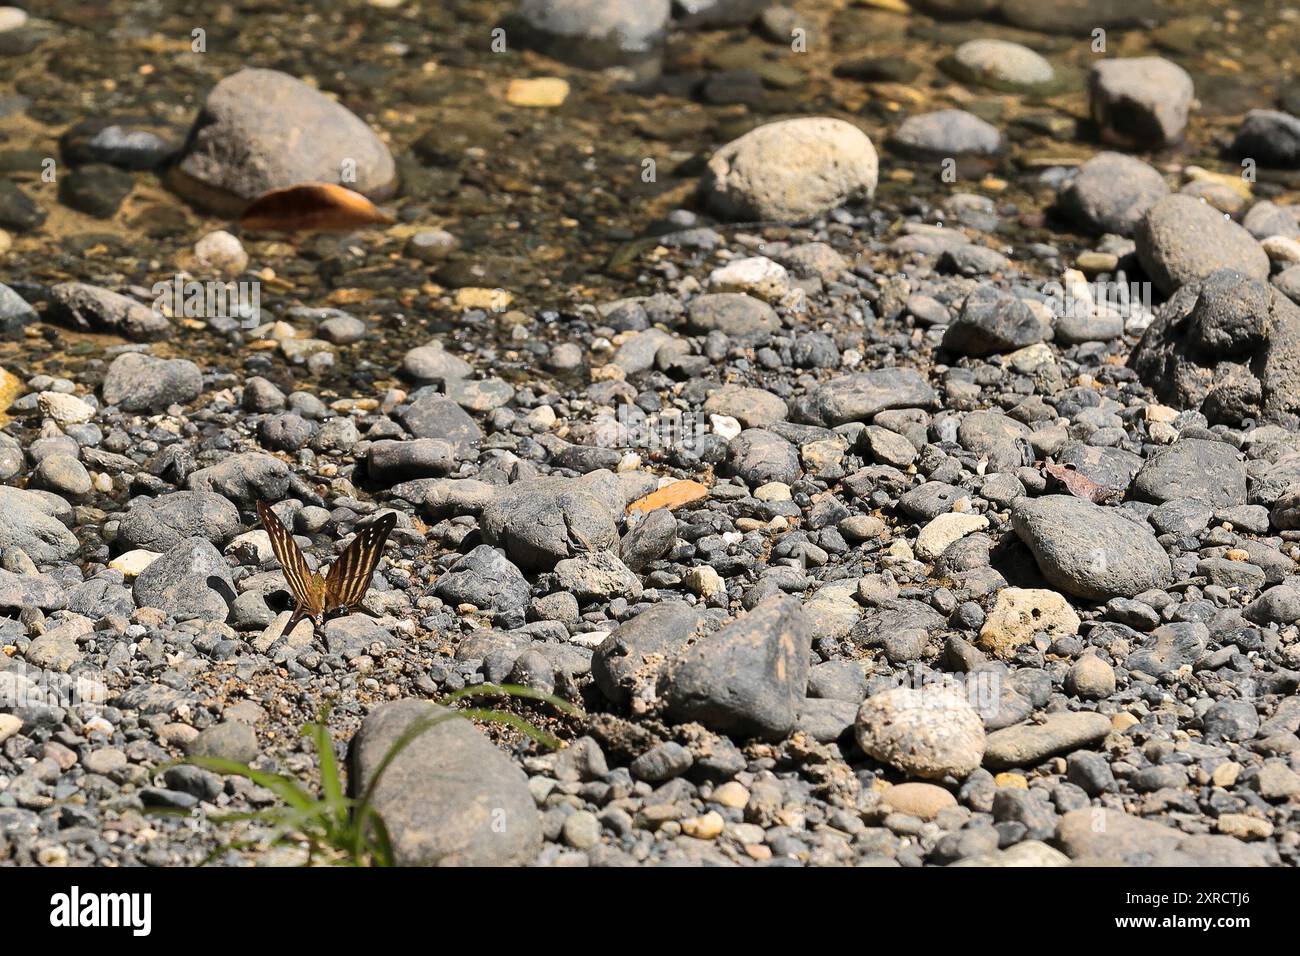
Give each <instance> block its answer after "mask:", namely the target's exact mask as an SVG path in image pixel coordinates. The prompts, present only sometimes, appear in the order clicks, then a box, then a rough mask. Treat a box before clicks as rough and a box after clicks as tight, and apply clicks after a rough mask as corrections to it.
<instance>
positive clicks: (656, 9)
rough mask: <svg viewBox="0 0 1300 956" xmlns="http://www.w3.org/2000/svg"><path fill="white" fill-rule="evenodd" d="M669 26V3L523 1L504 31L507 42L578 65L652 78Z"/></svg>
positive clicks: (646, 0) (665, 0)
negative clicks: (623, 69)
mask: <svg viewBox="0 0 1300 956" xmlns="http://www.w3.org/2000/svg"><path fill="white" fill-rule="evenodd" d="M671 21H672V4H671V3H670V2H669V0H523V2H522V3H520V4H519V7H518V8H517V9H516V10H515V11H514V13H512V14H511V15H509V16H508V17H506V19H505V20H504V21H503V22H502V26H503V27H504V28H505V30H506V36H507V42H517V43H518V44H519V45H521V46H525V47H529V48H531V49H534V50H537V51H539V52H541V53H545V54H546V55H547V56H551V57H554V58H555V59H557V60H562V61H563V62H565V63H571V64H573V65H574V66H581V67H586V68H588V69H605V68H606V67H611V66H623V67H628V68H632V69H634V70H637V71H639V72H640V74H641V75H653V74H655V73H657V72H658V71H659V61H660V58H661V57H662V54H663V41H664V37H665V36H666V35H667V32H668V27H669V25H670V23H671Z"/></svg>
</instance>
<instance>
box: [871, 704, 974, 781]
mask: <svg viewBox="0 0 1300 956" xmlns="http://www.w3.org/2000/svg"><path fill="white" fill-rule="evenodd" d="M855 732H856V735H857V740H858V746H860V747H861V748H862V750H863V752H864V753H866V754H868V755H869V756H872V757H874V758H876V759H877V760H880V761H882V762H883V763H887V764H890V765H891V766H894V767H897V768H898V769H899V770H902V771H903V772H904V773H908V774H912V775H913V776H917V777H926V778H930V779H937V778H939V777H945V776H948V775H951V776H954V777H965V776H966V775H967V774H969V773H970V772H971V771H972V770H974V769H975V768H976V767H978V766H979V765H980V761H981V760H982V759H983V757H984V745H985V738H984V722H983V721H982V720H981V719H980V715H979V714H978V713H977V712H976V710H975V708H974V707H972V706H971V705H970V703H969V701H967V700H966V697H965V696H964V695H963V694H961V693H959V692H957V691H955V690H951V689H948V688H943V687H938V686H933V685H931V686H926V687H922V688H921V689H919V690H913V689H912V688H910V687H894V688H891V689H890V690H887V691H883V692H881V693H879V694H874V695H872V696H871V697H868V698H867V699H866V700H865V701H863V702H862V707H861V708H860V709H859V710H858V719H857V723H856V728H855Z"/></svg>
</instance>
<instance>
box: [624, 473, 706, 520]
mask: <svg viewBox="0 0 1300 956" xmlns="http://www.w3.org/2000/svg"><path fill="white" fill-rule="evenodd" d="M708 496H709V489H708V486H706V485H702V484H700V483H699V482H698V481H689V480H688V481H674V482H673V483H672V484H671V485H664V486H663V487H662V488H660V489H659V490H658V491H652V492H650V494H648V495H646V496H645V497H643V498H638V499H637V500H636V501H634V502H632V503H631V504H630V505H628V506H627V512H628V514H631V513H632V512H634V511H639V512H641V513H642V514H649V513H650V512H652V511H657V510H658V509H660V508H667V509H668V510H669V511H672V510H675V509H677V508H682V507H685V506H686V505H689V504H694V503H695V502H697V501H700V500H701V499H703V498H707V497H708Z"/></svg>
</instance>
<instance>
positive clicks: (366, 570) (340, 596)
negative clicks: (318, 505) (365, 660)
mask: <svg viewBox="0 0 1300 956" xmlns="http://www.w3.org/2000/svg"><path fill="white" fill-rule="evenodd" d="M257 514H258V517H260V518H261V519H262V527H264V528H265V529H266V533H267V536H268V537H270V539H271V550H272V551H274V552H275V557H276V559H277V560H278V561H279V562H280V567H281V568H283V570H284V580H285V582H286V583H287V584H288V585H289V590H290V592H291V593H292V594H293V598H294V609H293V616H292V617H291V618H289V623H288V625H287V626H286V627H285V633H286V634H287V633H290V632H292V631H293V629H294V627H295V625H297V623H298V622H299V621H301V620H302V619H303V618H305V617H310V618H311V619H312V622H313V623H314V624H315V625H316V626H317V627H320V626H321V625H323V624H324V623H325V618H326V616H327V615H329V614H333V613H334V612H336V611H347V610H351V609H352V608H354V607H356V606H357V605H358V604H360V603H361V600H362V599H363V598H364V597H365V596H366V591H367V590H369V588H370V581H371V579H372V578H373V577H374V575H375V567H376V565H378V564H379V559H380V558H381V557H382V556H383V553H384V542H385V541H387V540H388V535H389V534H390V533H391V532H392V530H393V527H394V526H395V525H396V524H397V515H396V513H394V512H392V511H390V512H388V513H387V514H384V515H381V516H380V517H379V518H377V519H376V520H375V521H372V522H371V523H370V524H368V525H366V526H365V527H364V528H361V529H360V530H359V531H358V532H357V536H356V538H355V539H353V541H352V543H351V544H349V545H348V546H347V547H346V548H345V549H344V550H343V553H342V554H341V555H339V558H338V560H337V561H335V562H334V563H333V564H331V565H330V566H329V569H328V570H327V571H326V572H325V573H324V574H321V573H320V572H318V571H312V570H311V569H310V568H308V567H307V559H306V557H305V556H304V555H303V553H302V549H301V548H299V547H298V543H297V542H296V541H294V540H293V535H292V534H291V533H290V532H289V529H288V528H286V527H285V526H284V525H283V524H281V522H280V519H279V518H277V517H276V516H275V512H273V511H272V510H271V508H270V506H269V505H267V504H266V503H265V502H261V501H259V502H258V503H257Z"/></svg>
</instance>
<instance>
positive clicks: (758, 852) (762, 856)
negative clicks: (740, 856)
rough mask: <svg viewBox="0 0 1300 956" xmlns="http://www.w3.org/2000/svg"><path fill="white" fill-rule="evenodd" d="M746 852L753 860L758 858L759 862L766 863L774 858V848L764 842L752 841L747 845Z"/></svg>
mask: <svg viewBox="0 0 1300 956" xmlns="http://www.w3.org/2000/svg"><path fill="white" fill-rule="evenodd" d="M745 854H746V855H747V856H748V857H749V858H750V859H751V860H757V861H758V862H759V863H766V862H767V861H768V860H770V859H772V848H771V847H768V846H764V845H763V844H762V843H751V844H749V845H748V846H747V847H745Z"/></svg>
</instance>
